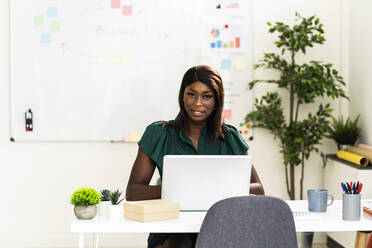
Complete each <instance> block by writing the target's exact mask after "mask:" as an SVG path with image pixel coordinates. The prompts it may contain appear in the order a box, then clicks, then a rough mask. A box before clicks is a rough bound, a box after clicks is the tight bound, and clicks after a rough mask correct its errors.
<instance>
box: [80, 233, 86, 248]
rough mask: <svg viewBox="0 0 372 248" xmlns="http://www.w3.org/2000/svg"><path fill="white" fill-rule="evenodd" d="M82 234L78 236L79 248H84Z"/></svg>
mask: <svg viewBox="0 0 372 248" xmlns="http://www.w3.org/2000/svg"><path fill="white" fill-rule="evenodd" d="M84 245H85V244H84V234H83V233H80V234H79V248H84Z"/></svg>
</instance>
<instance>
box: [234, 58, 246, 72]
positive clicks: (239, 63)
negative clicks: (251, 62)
mask: <svg viewBox="0 0 372 248" xmlns="http://www.w3.org/2000/svg"><path fill="white" fill-rule="evenodd" d="M235 69H237V70H245V69H247V63H246V62H245V61H244V60H241V59H239V60H237V61H235Z"/></svg>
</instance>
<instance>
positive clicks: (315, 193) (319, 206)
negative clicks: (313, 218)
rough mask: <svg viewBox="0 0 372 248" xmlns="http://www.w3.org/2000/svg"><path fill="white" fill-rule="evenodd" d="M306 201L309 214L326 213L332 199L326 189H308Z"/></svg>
mask: <svg viewBox="0 0 372 248" xmlns="http://www.w3.org/2000/svg"><path fill="white" fill-rule="evenodd" d="M307 200H308V204H309V211H310V212H327V207H328V206H330V205H332V203H333V200H334V197H333V195H332V194H330V193H328V190H326V189H309V190H308V191H307ZM329 200H330V201H329Z"/></svg>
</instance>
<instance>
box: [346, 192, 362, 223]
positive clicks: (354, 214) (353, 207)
mask: <svg viewBox="0 0 372 248" xmlns="http://www.w3.org/2000/svg"><path fill="white" fill-rule="evenodd" d="M360 201H361V196H360V194H343V195H342V219H343V220H360V209H361V204H360Z"/></svg>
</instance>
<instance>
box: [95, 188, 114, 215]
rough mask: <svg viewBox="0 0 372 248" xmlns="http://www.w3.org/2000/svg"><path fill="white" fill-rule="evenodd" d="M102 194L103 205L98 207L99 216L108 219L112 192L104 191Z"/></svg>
mask: <svg viewBox="0 0 372 248" xmlns="http://www.w3.org/2000/svg"><path fill="white" fill-rule="evenodd" d="M100 192H101V203H100V204H99V205H98V215H99V216H103V217H107V216H108V207H107V206H108V205H109V204H110V194H111V191H110V190H108V189H103V190H101V191H100Z"/></svg>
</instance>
